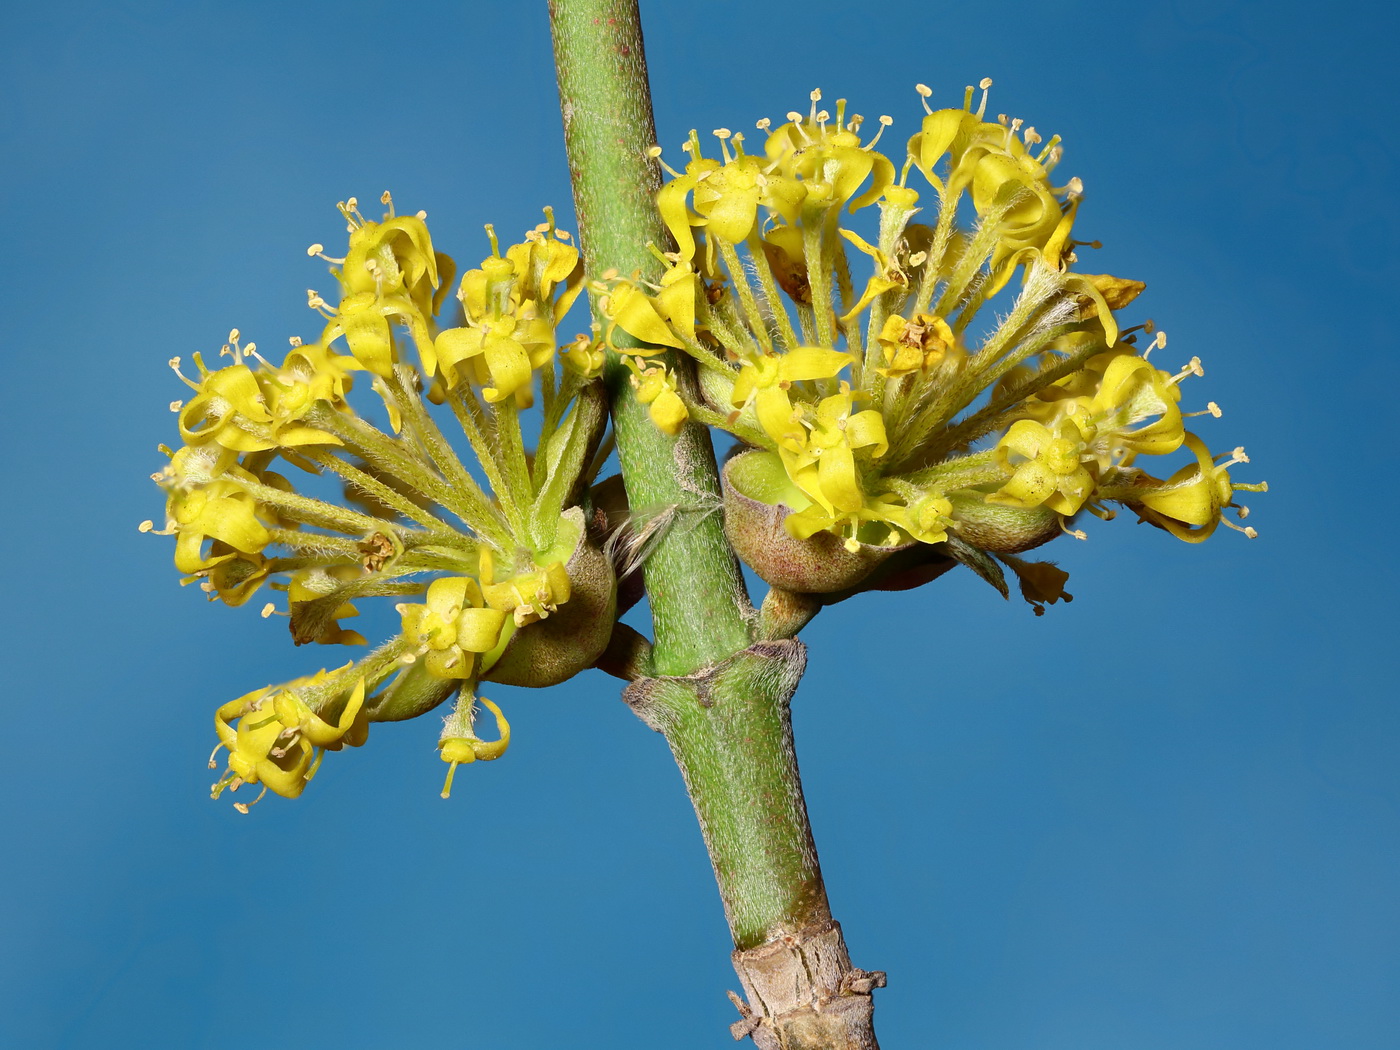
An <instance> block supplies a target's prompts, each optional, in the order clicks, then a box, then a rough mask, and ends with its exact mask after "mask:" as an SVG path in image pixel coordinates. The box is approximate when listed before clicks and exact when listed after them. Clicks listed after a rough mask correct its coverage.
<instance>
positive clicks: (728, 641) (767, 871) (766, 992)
mask: <svg viewBox="0 0 1400 1050" xmlns="http://www.w3.org/2000/svg"><path fill="white" fill-rule="evenodd" d="M549 12H550V23H551V28H552V30H553V34H554V50H555V64H556V67H557V70H558V76H559V94H560V104H561V111H562V114H563V118H564V136H565V143H566V147H567V150H568V158H569V169H570V174H571V177H572V180H573V188H574V204H575V208H576V211H577V216H578V224H579V241H580V247H581V248H582V250H583V255H584V261H585V265H586V268H587V271H588V274H589V277H590V278H591V279H597V278H599V277H600V276H601V275H603V274H605V273H607V272H608V271H617V272H618V273H619V274H621V275H623V276H632V275H633V274H639V275H640V276H641V277H642V278H643V279H648V280H653V281H654V280H656V279H657V278H658V277H659V276H660V271H661V265H660V263H659V262H658V261H657V259H656V258H655V256H653V255H652V253H651V252H650V251H649V250H648V249H647V244H648V242H651V243H653V244H656V245H658V246H661V247H665V246H667V245H668V241H669V237H668V235H667V232H666V230H665V228H664V226H663V225H662V223H661V220H660V217H659V215H658V214H657V211H656V207H655V194H656V191H657V189H658V188H659V187H660V170H659V167H658V165H657V164H656V162H655V161H654V160H652V159H651V158H649V157H647V155H646V151H647V149H648V147H650V146H652V145H653V144H654V143H655V140H656V134H655V129H654V125H653V122H652V113H651V95H650V90H649V87H648V84H647V72H646V61H645V57H644V54H643V49H642V36H641V26H640V22H639V16H638V12H637V4H636V0H551V3H550V5H549ZM615 337H616V338H617V340H618V341H619V343H621V341H622V339H623V338H624V336H623V334H622V333H621V332H617V333H615ZM632 345H635V344H632ZM672 364H673V365H675V366H676V367H679V368H685V367H687V365H686V363H685V362H680V363H679V364H677V363H676V362H672ZM628 376H629V373H628V372H627V370H626V368H625V367H623V366H622V365H621V364H620V363H619V362H618V361H616V360H613V361H611V362H610V364H609V368H608V372H607V378H608V389H609V394H610V398H611V402H612V404H611V410H612V415H613V427H614V430H615V432H616V437H617V448H618V456H619V459H620V461H621V464H622V474H623V480H624V483H625V486H626V490H627V496H628V503H629V506H630V508H631V514H632V517H633V524H634V526H635V527H637V528H639V529H644V528H646V527H647V525H648V523H657V524H661V525H666V526H669V527H667V528H664V529H663V530H662V531H661V532H660V533H659V535H660V539H659V540H658V541H656V542H655V544H654V546H652V547H650V548H649V551H648V554H647V557H646V561H645V564H644V570H643V571H644V573H645V581H646V591H647V597H648V600H649V602H650V606H651V613H652V620H653V626H654V635H655V637H654V642H653V645H652V647H651V648H650V649H648V648H647V646H646V642H645V640H644V639H641V638H638V637H636V636H635V633H633V632H630V629H627V630H626V631H621V632H619V636H617V637H615V640H614V641H615V644H614V645H613V646H611V647H610V649H609V652H608V654H606V656H605V659H604V661H603V666H606V667H609V668H610V669H611V670H613V671H614V673H620V674H624V675H626V676H627V677H632V676H633V675H637V674H642V675H645V677H639V678H637V679H636V680H635V681H633V682H632V684H631V685H629V686H628V688H627V690H626V692H625V694H624V698H625V699H626V700H627V702H628V703H629V704H630V705H631V706H632V708H633V710H634V711H636V712H637V714H638V715H639V716H641V718H642V719H643V721H645V722H646V723H647V724H648V725H650V726H651V727H652V728H654V729H656V730H658V731H659V732H661V733H663V734H664V735H665V736H666V739H667V742H668V743H669V744H670V747H671V751H672V753H673V754H674V756H675V759H676V763H677V765H678V766H679V768H680V770H681V773H682V776H683V777H684V779H685V784H686V788H687V790H688V791H689V794H690V798H691V801H692V803H693V804H694V806H695V812H696V816H697V817H698V819H699V822H700V827H701V831H702V833H703V835H704V838H705V844H706V847H707V848H708V850H709V854H710V859H711V862H712V863H713V866H714V870H715V877H716V880H717V882H718V883H719V890H720V896H721V898H722V900H723V902H724V908H725V914H726V916H727V917H728V919H729V925H730V931H731V933H732V935H733V939H734V945H735V948H736V951H735V954H734V960H735V967H736V969H737V970H738V972H739V976H740V979H741V981H742V982H743V984H744V988H745V991H746V994H747V995H748V998H749V1003H748V1004H747V1005H744V1004H740V1009H741V1012H742V1014H743V1018H744V1019H743V1020H741V1021H740V1022H737V1023H736V1025H735V1028H734V1033H735V1035H736V1037H742V1036H744V1035H751V1036H752V1037H753V1039H754V1041H755V1042H756V1043H757V1044H758V1045H759V1046H760V1047H765V1048H766V1047H770V1046H771V1047H777V1046H784V1047H806V1046H811V1047H817V1046H831V1047H851V1048H855V1047H860V1048H871V1047H874V1046H875V1042H874V1035H873V1032H872V1031H871V1029H870V1024H869V1017H870V997H869V992H870V989H871V988H872V987H875V986H878V985H879V984H880V983H883V975H874V974H865V973H864V972H863V971H860V970H855V969H853V968H851V967H850V963H849V959H848V958H847V957H846V954H845V945H844V942H843V941H842V940H841V934H840V928H839V926H837V925H836V924H835V923H834V922H833V921H832V920H831V913H830V909H829V906H828V903H827V897H826V889H825V887H824V885H823V883H822V878H821V870H820V867H819V865H818V862H817V853H816V847H815V845H814V844H813V840H812V833H811V828H810V825H809V823H808V820H807V812H806V805H805V803H804V801H803V797H802V785H801V781H800V779H799V777H798V771H797V759H796V755H795V752H794V750H793V739H792V723H791V717H790V711H789V702H790V700H791V698H792V694H793V691H794V690H795V688H796V686H797V682H798V679H799V678H800V677H801V675H802V670H803V667H804V666H805V649H804V648H803V646H802V644H801V643H800V642H797V641H793V640H785V641H759V642H755V638H756V637H757V636H758V634H759V617H758V615H757V613H756V612H755V611H754V609H753V608H752V606H751V605H750V604H749V600H748V595H747V592H746V590H745V587H744V582H743V577H742V576H741V574H740V570H739V565H738V562H737V560H736V559H735V557H734V554H733V552H732V550H731V549H730V547H729V544H728V542H727V541H726V540H725V537H724V531H723V522H722V519H721V515H720V513H719V507H720V497H719V477H718V471H717V469H716V464H715V457H714V450H713V446H712V445H711V443H710V439H709V434H708V431H707V430H706V429H705V428H704V427H702V426H699V425H697V424H694V423H692V424H690V425H688V426H687V427H686V428H685V429H684V430H683V431H682V433H681V434H680V436H679V437H678V438H674V439H673V438H669V437H667V436H666V435H664V434H662V433H661V432H660V431H659V430H658V429H657V428H656V427H655V426H654V425H653V424H652V423H651V421H650V419H649V418H648V415H647V409H646V407H645V406H643V405H641V404H639V403H638V402H637V400H636V398H635V397H634V396H633V393H632V389H631V386H630V383H629V382H628ZM794 622H795V621H794ZM774 989H779V990H780V991H779V992H775V991H774ZM736 1002H737V1000H736Z"/></svg>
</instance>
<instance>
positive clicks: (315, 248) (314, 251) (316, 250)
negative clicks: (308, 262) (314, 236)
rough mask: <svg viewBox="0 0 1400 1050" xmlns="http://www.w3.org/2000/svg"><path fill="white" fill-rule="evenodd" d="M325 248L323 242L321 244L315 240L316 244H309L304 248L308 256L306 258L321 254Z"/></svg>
mask: <svg viewBox="0 0 1400 1050" xmlns="http://www.w3.org/2000/svg"><path fill="white" fill-rule="evenodd" d="M325 250H326V246H325V245H324V244H321V243H319V242H317V243H316V244H313V245H311V246H310V247H308V248H307V249H306V254H307V257H308V258H315V257H316V256H318V255H320V254H321V253H322V252H323V251H325Z"/></svg>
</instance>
